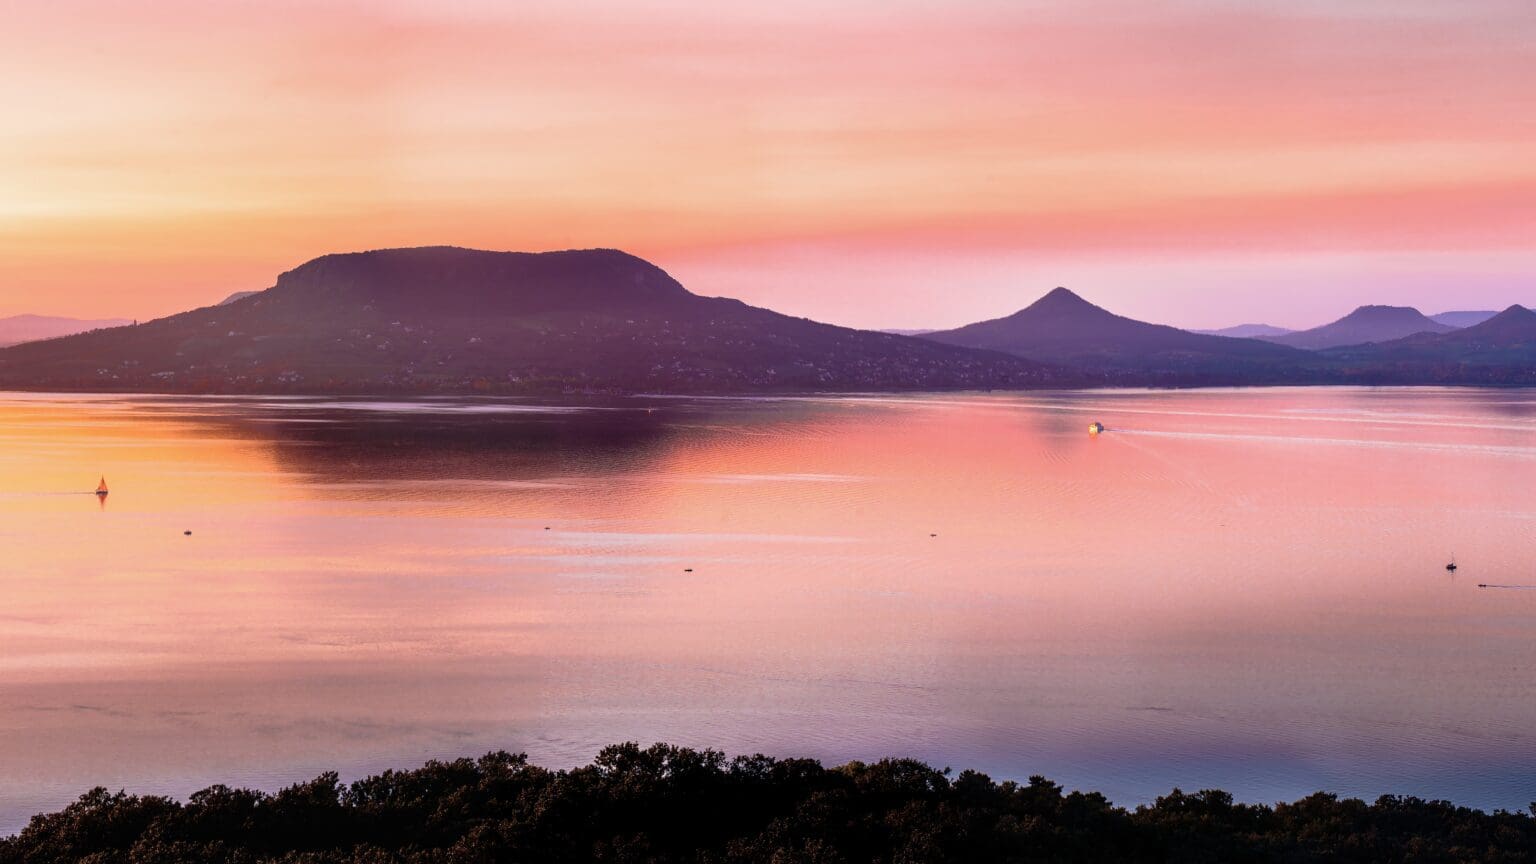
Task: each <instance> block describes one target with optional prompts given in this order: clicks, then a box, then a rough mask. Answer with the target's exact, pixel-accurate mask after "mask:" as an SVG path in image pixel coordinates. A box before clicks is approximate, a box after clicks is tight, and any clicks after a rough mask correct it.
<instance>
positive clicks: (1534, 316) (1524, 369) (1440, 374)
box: [1321, 305, 1536, 387]
mask: <svg viewBox="0 0 1536 864" xmlns="http://www.w3.org/2000/svg"><path fill="white" fill-rule="evenodd" d="M1321 353H1322V354H1323V355H1324V356H1325V357H1328V358H1329V359H1330V360H1332V361H1334V362H1336V363H1339V364H1342V365H1344V366H1346V367H1348V368H1351V369H1353V370H1355V376H1356V378H1357V379H1358V380H1360V381H1362V382H1363V383H1379V384H1437V383H1449V384H1486V385H1496V386H1522V387H1528V386H1532V385H1536V312H1532V311H1531V310H1530V309H1527V308H1525V307H1524V306H1518V305H1516V306H1510V307H1509V308H1507V309H1505V310H1504V311H1502V312H1500V313H1498V314H1497V315H1495V316H1493V317H1492V318H1489V319H1488V320H1486V321H1483V322H1482V323H1480V324H1474V325H1472V326H1471V327H1465V328H1462V329H1459V330H1451V331H1449V332H1445V333H1416V334H1414V335H1412V336H1405V337H1403V338H1401V339H1396V340H1393V341H1391V342H1382V343H1376V344H1367V345H1351V346H1344V347H1339V348H1332V349H1327V350H1324V351H1322V352H1321Z"/></svg>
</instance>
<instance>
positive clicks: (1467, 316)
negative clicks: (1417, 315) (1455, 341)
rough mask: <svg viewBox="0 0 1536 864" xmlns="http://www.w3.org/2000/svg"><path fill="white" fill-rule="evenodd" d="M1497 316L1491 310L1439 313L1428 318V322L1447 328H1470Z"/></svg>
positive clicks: (1495, 312)
mask: <svg viewBox="0 0 1536 864" xmlns="http://www.w3.org/2000/svg"><path fill="white" fill-rule="evenodd" d="M1497 314H1499V313H1498V312H1497V311H1495V310H1492V309H1480V310H1477V311H1467V312H1441V313H1440V314H1438V315H1431V316H1429V320H1431V321H1438V322H1440V323H1441V324H1445V325H1446V326H1449V327H1471V326H1472V325H1474V324H1481V323H1483V322H1484V321H1487V320H1488V319H1489V318H1492V317H1493V316H1495V315H1497Z"/></svg>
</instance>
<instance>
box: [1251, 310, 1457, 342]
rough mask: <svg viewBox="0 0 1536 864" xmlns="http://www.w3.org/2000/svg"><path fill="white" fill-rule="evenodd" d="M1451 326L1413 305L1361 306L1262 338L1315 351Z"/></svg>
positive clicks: (1388, 339)
mask: <svg viewBox="0 0 1536 864" xmlns="http://www.w3.org/2000/svg"><path fill="white" fill-rule="evenodd" d="M1451 329H1453V328H1452V327H1451V326H1450V325H1448V324H1441V323H1440V322H1438V321H1432V320H1430V319H1429V318H1426V317H1425V316H1424V315H1423V313H1421V312H1419V310H1417V309H1415V308H1413V307H1412V306H1361V307H1360V308H1358V309H1356V310H1355V311H1353V312H1351V313H1349V314H1348V315H1345V316H1344V317H1343V318H1340V319H1339V320H1337V321H1334V322H1333V323H1331V324H1324V325H1323V326H1321V327H1313V328H1312V329H1311V330H1301V331H1298V332H1296V333H1287V334H1285V335H1283V336H1265V337H1261V338H1263V339H1265V340H1266V341H1268V342H1274V343H1276V344H1279V345H1289V346H1291V347H1293V348H1306V349H1308V350H1312V351H1316V350H1319V349H1322V348H1334V347H1337V346H1340V345H1363V344H1365V343H1367V342H1390V341H1391V340H1393V339H1401V338H1403V337H1404V336H1411V335H1413V334H1414V333H1444V332H1446V331H1448V330H1451Z"/></svg>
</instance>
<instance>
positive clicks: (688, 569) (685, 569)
mask: <svg viewBox="0 0 1536 864" xmlns="http://www.w3.org/2000/svg"><path fill="white" fill-rule="evenodd" d="M683 572H684V573H692V572H693V568H692V567H684V568H683Z"/></svg>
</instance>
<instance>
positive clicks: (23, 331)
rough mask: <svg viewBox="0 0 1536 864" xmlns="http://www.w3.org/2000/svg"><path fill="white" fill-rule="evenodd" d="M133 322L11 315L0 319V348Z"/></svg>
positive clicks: (125, 319) (114, 319)
mask: <svg viewBox="0 0 1536 864" xmlns="http://www.w3.org/2000/svg"><path fill="white" fill-rule="evenodd" d="M132 323H133V322H132V321H130V320H128V319H127V318H97V319H88V318H65V317H60V316H56V315H12V316H11V317H9V318H0V347H5V346H8V345H19V344H21V343H23V342H36V341H38V340H41V339H57V338H58V337H60V336H70V335H73V334H75V333H84V332H86V331H88V330H100V329H102V328H104V327H122V326H123V325H125V324H132Z"/></svg>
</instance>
